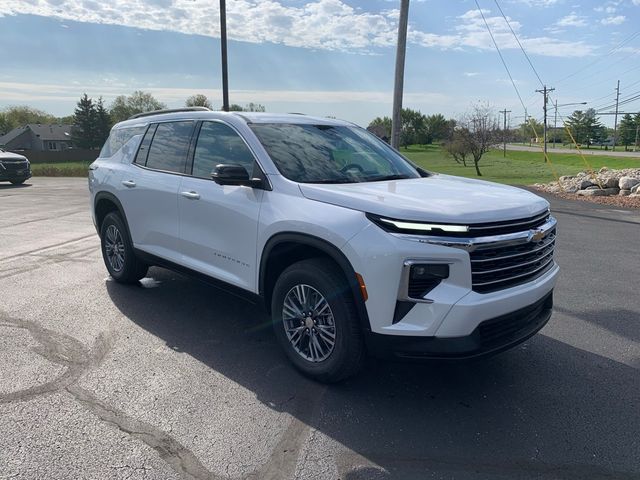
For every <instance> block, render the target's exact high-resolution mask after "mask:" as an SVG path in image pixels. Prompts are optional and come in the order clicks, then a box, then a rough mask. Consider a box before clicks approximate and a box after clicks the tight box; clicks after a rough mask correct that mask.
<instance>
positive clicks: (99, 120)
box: [95, 97, 112, 147]
mask: <svg viewBox="0 0 640 480" xmlns="http://www.w3.org/2000/svg"><path fill="white" fill-rule="evenodd" d="M95 106H96V128H95V141H96V146H97V147H101V146H102V145H104V142H105V141H106V140H107V138H108V137H109V132H110V131H111V126H112V123H111V115H109V112H108V111H107V109H106V108H105V106H104V101H103V99H102V97H100V98H98V102H97V103H96V105H95Z"/></svg>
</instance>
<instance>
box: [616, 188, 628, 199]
mask: <svg viewBox="0 0 640 480" xmlns="http://www.w3.org/2000/svg"><path fill="white" fill-rule="evenodd" d="M618 195H620V196H621V197H628V196H629V195H631V190H626V189H623V190H620V193H618Z"/></svg>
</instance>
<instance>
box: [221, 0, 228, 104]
mask: <svg viewBox="0 0 640 480" xmlns="http://www.w3.org/2000/svg"><path fill="white" fill-rule="evenodd" d="M220 50H221V54H222V110H224V111H225V112H228V111H229V71H228V68H227V6H226V0H220Z"/></svg>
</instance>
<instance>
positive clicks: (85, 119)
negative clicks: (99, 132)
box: [71, 93, 97, 149]
mask: <svg viewBox="0 0 640 480" xmlns="http://www.w3.org/2000/svg"><path fill="white" fill-rule="evenodd" d="M96 120H97V116H96V107H95V105H94V104H93V100H91V99H90V98H89V97H88V96H87V94H86V93H85V94H84V95H82V97H80V100H79V101H78V104H77V107H76V109H75V112H74V121H73V126H74V128H73V131H72V134H71V138H72V140H73V144H74V145H75V146H76V147H78V148H86V149H92V148H95V146H96Z"/></svg>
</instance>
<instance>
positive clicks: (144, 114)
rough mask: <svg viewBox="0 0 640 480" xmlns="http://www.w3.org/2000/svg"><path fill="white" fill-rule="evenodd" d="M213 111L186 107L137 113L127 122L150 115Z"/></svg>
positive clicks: (205, 108) (204, 108)
mask: <svg viewBox="0 0 640 480" xmlns="http://www.w3.org/2000/svg"><path fill="white" fill-rule="evenodd" d="M210 111H211V110H210V109H208V108H207V107H184V108H169V109H165V110H154V111H152V112H143V113H136V114H135V115H131V116H130V117H129V118H128V119H127V120H131V119H134V118H140V117H148V116H150V115H161V114H163V113H177V112H210Z"/></svg>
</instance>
